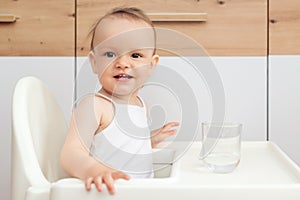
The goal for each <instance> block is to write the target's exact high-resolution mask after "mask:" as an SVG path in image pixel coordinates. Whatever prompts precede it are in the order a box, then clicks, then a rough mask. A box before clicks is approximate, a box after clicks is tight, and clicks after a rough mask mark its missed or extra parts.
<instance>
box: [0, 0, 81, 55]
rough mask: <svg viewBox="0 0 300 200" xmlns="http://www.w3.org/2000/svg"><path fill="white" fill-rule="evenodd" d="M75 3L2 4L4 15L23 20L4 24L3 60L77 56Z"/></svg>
mask: <svg viewBox="0 0 300 200" xmlns="http://www.w3.org/2000/svg"><path fill="white" fill-rule="evenodd" d="M74 8H75V6H74V0H64V1H60V0H52V1H49V0H19V1H18V0H1V1H0V14H7V13H10V14H14V15H17V16H20V19H19V20H18V21H17V22H15V23H0V55H1V56H73V55H74V40H75V37H74V32H75V31H74V20H75V18H74V12H75V11H74Z"/></svg>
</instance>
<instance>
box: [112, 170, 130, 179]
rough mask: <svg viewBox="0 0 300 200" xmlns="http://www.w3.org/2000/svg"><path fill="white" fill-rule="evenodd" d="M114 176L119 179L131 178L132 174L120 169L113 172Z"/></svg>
mask: <svg viewBox="0 0 300 200" xmlns="http://www.w3.org/2000/svg"><path fill="white" fill-rule="evenodd" d="M112 178H113V179H114V180H117V179H124V180H129V179H130V176H129V175H127V174H125V173H123V172H120V171H117V172H114V173H113V174H112Z"/></svg>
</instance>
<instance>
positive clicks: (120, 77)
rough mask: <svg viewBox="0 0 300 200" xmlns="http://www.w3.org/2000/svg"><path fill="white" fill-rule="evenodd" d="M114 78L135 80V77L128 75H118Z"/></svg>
mask: <svg viewBox="0 0 300 200" xmlns="http://www.w3.org/2000/svg"><path fill="white" fill-rule="evenodd" d="M114 78H115V79H123V80H125V79H131V78H133V76H130V75H128V74H118V75H115V76H114Z"/></svg>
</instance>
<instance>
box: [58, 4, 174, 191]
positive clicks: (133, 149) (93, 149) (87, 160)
mask: <svg viewBox="0 0 300 200" xmlns="http://www.w3.org/2000/svg"><path fill="white" fill-rule="evenodd" d="M91 34H92V41H91V51H90V53H89V55H88V57H89V60H90V63H91V66H92V69H93V72H94V73H95V74H96V75H97V76H98V80H99V82H100V84H101V86H102V87H101V89H100V90H99V91H98V92H97V93H96V94H94V95H93V96H92V97H91V96H87V97H85V98H83V99H82V100H81V101H80V103H78V104H77V105H76V106H75V107H74V109H73V114H72V118H71V123H70V130H69V134H68V136H67V138H66V141H65V144H64V146H63V149H62V152H61V164H62V166H63V168H64V170H65V171H66V172H67V173H68V174H69V175H70V176H73V177H77V178H80V179H81V180H83V181H84V182H85V187H86V189H87V190H90V189H91V185H92V184H95V186H96V188H97V190H98V191H102V190H103V184H105V185H106V187H107V189H108V191H109V193H110V194H114V193H115V187H114V181H115V180H117V179H125V180H129V179H130V177H131V178H151V177H153V168H152V148H153V147H156V145H157V144H159V143H160V142H162V141H163V140H164V139H165V138H167V137H168V136H170V135H174V134H175V133H176V130H175V129H173V128H174V127H176V126H178V125H179V123H178V122H170V123H168V124H166V125H164V126H163V127H162V128H160V129H158V130H155V131H152V132H151V131H150V129H149V127H148V119H147V116H148V110H147V106H146V103H145V102H144V101H143V99H142V98H141V97H139V96H138V92H139V89H140V88H141V87H143V85H144V83H145V82H146V80H147V78H148V77H149V76H150V75H151V74H152V73H153V71H154V69H155V67H156V65H157V63H158V60H159V56H158V55H157V54H156V49H155V40H156V35H155V30H154V27H153V24H152V22H151V21H150V20H149V18H148V17H147V16H146V15H145V14H144V13H143V12H142V11H141V10H139V9H137V8H118V9H114V10H112V11H111V12H109V13H108V14H106V15H105V16H104V17H102V18H101V19H99V20H98V21H97V23H96V24H95V26H94V27H93V29H92V32H91Z"/></svg>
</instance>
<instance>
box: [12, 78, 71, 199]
mask: <svg viewBox="0 0 300 200" xmlns="http://www.w3.org/2000/svg"><path fill="white" fill-rule="evenodd" d="M67 131H68V130H67V123H66V121H65V118H64V115H63V113H62V111H61V109H60V107H59V105H58V104H57V102H56V100H55V98H54V96H53V95H52V93H51V92H50V90H49V89H48V87H47V86H46V85H45V84H44V83H43V82H42V81H40V80H39V79H37V78H34V77H25V78H22V79H20V80H19V81H18V83H17V84H16V86H15V90H14V93H13V99H12V136H13V137H12V200H24V199H25V200H48V199H50V197H49V194H50V188H51V183H53V182H55V181H57V180H59V179H61V178H63V177H66V176H67V175H66V174H65V173H64V171H63V170H62V169H61V167H60V156H59V155H60V150H61V147H62V145H63V142H64V140H65V137H66V134H67Z"/></svg>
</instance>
